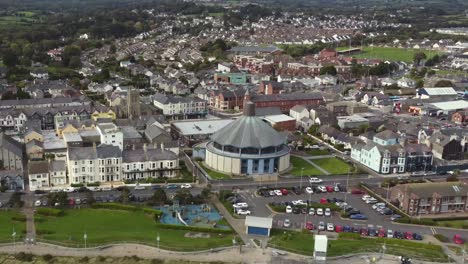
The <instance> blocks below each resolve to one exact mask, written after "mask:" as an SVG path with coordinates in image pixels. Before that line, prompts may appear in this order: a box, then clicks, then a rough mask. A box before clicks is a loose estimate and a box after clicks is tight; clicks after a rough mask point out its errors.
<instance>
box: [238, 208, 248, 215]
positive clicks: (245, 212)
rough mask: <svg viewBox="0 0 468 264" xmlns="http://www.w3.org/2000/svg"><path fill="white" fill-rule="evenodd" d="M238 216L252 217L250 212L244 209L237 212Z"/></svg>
mask: <svg viewBox="0 0 468 264" xmlns="http://www.w3.org/2000/svg"><path fill="white" fill-rule="evenodd" d="M237 214H238V215H250V211H249V210H244V209H239V210H237Z"/></svg>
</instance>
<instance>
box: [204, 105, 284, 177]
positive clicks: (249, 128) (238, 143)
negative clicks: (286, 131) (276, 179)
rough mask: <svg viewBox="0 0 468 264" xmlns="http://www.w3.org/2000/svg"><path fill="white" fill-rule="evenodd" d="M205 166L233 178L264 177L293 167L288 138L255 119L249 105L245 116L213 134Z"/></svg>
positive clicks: (207, 148)
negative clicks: (246, 176) (244, 176)
mask: <svg viewBox="0 0 468 264" xmlns="http://www.w3.org/2000/svg"><path fill="white" fill-rule="evenodd" d="M205 147H206V156H205V164H206V165H207V166H208V167H209V168H211V169H213V170H216V171H220V172H223V173H227V174H233V175H262V174H272V173H277V172H278V173H279V172H282V171H285V170H286V169H288V168H289V156H290V149H289V147H288V146H287V144H286V137H285V136H284V135H282V134H280V133H278V132H277V131H276V130H274V129H273V128H272V127H271V126H269V125H268V124H266V123H265V122H264V121H263V120H262V119H260V118H259V117H256V116H255V106H254V104H253V103H252V102H248V103H247V104H246V105H245V107H244V116H242V117H241V118H239V119H237V120H236V121H234V122H232V123H230V124H229V125H226V126H225V127H223V128H222V129H220V130H219V131H217V132H216V133H214V134H213V136H212V137H211V140H210V141H208V142H207V143H206V144H205Z"/></svg>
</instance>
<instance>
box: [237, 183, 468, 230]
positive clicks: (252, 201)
mask: <svg viewBox="0 0 468 264" xmlns="http://www.w3.org/2000/svg"><path fill="white" fill-rule="evenodd" d="M307 186H308V185H307ZM305 187H306V185H304V186H303V189H304V188H305ZM277 189H281V187H278V188H277ZM350 191H351V190H350ZM238 195H239V197H240V199H241V200H242V201H245V202H246V203H248V205H249V208H248V210H250V211H251V214H252V215H255V216H262V217H268V216H271V217H273V225H274V227H275V228H285V227H284V222H285V220H286V219H288V220H289V221H290V223H291V225H290V227H288V228H287V229H303V228H304V227H305V225H306V223H307V222H311V223H312V224H313V225H314V227H315V228H317V226H318V225H319V222H324V224H325V225H327V224H328V223H332V224H333V225H335V226H336V225H340V226H341V227H344V226H349V227H352V228H355V229H361V228H365V229H376V230H378V229H380V228H383V229H385V230H386V231H387V230H388V229H391V230H392V231H394V232H395V231H399V232H403V233H404V232H412V233H418V234H420V235H422V236H423V238H424V237H428V236H429V235H434V234H437V233H440V234H443V235H445V236H447V237H448V238H450V239H451V238H452V237H453V236H454V235H455V234H462V237H463V238H465V239H466V238H468V233H467V232H466V231H464V230H455V229H447V228H441V227H426V226H416V225H405V224H399V223H395V222H393V221H391V219H390V218H391V215H382V214H380V213H378V212H377V211H376V210H374V209H372V204H367V203H365V202H364V201H363V200H362V196H363V195H362V194H359V195H358V194H356V195H355V194H351V193H350V192H348V194H346V193H344V192H327V193H313V194H307V193H306V192H302V193H301V194H295V193H293V192H291V191H289V192H288V194H287V195H281V196H270V197H263V196H259V195H258V194H257V193H256V191H255V190H249V189H246V190H240V191H238ZM322 198H325V199H329V200H332V199H333V198H336V199H340V200H343V201H346V202H347V204H348V205H350V206H352V207H353V208H355V209H357V210H359V211H360V213H361V214H364V215H365V216H367V219H366V220H352V219H348V218H342V217H341V216H340V213H341V211H340V212H332V214H331V216H325V215H323V216H318V215H309V214H302V213H297V214H294V213H286V212H274V211H272V210H271V209H270V208H269V207H267V205H269V204H271V203H281V202H292V201H295V200H303V201H306V202H307V201H312V203H320V200H321V199H322Z"/></svg>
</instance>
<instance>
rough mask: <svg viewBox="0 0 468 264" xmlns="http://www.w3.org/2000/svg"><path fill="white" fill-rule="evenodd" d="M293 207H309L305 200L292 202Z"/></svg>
mask: <svg viewBox="0 0 468 264" xmlns="http://www.w3.org/2000/svg"><path fill="white" fill-rule="evenodd" d="M292 204H293V205H307V203H306V202H305V201H304V200H294V201H292Z"/></svg>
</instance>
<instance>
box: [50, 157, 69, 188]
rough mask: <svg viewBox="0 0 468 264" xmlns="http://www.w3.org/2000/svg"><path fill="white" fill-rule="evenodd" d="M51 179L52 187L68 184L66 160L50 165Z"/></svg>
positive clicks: (52, 162)
mask: <svg viewBox="0 0 468 264" xmlns="http://www.w3.org/2000/svg"><path fill="white" fill-rule="evenodd" d="M49 177H50V178H49V179H50V184H51V185H52V186H57V185H65V184H67V166H66V163H65V161H64V160H53V161H51V162H50V163H49Z"/></svg>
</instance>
